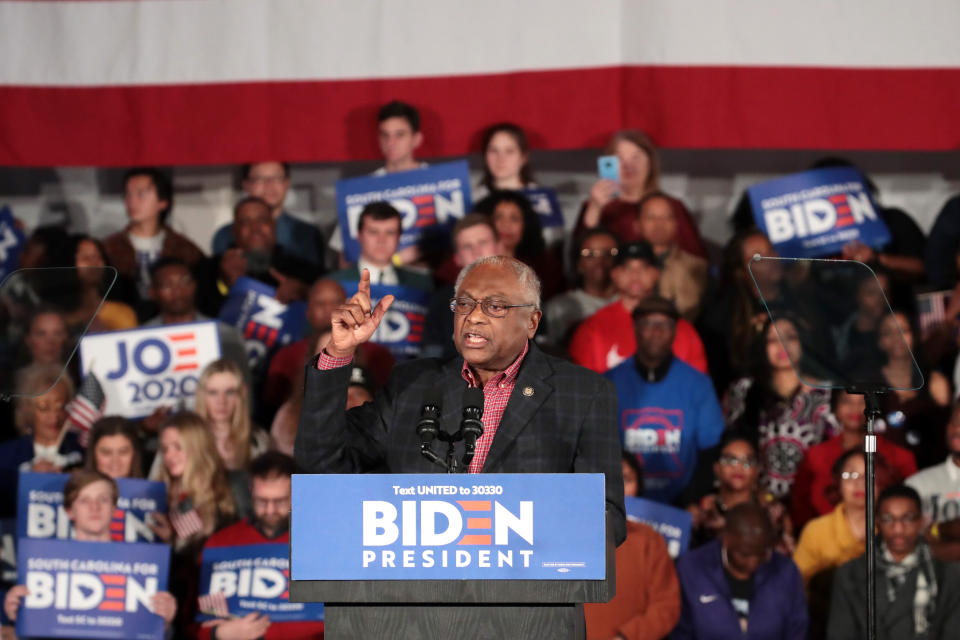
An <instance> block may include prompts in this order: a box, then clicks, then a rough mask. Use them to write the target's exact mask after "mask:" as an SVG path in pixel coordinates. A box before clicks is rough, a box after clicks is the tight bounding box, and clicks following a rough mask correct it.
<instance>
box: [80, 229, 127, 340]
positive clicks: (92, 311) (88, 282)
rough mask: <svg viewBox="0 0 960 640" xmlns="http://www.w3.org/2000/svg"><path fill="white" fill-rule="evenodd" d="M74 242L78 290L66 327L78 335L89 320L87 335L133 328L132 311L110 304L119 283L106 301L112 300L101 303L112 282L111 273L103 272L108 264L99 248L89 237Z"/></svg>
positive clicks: (122, 304)
mask: <svg viewBox="0 0 960 640" xmlns="http://www.w3.org/2000/svg"><path fill="white" fill-rule="evenodd" d="M74 242H75V247H74V249H73V258H74V266H76V267H77V280H78V281H79V285H80V286H79V292H78V293H79V297H78V300H77V306H76V307H75V308H73V309H72V310H71V311H70V313H69V314H67V324H68V325H69V326H71V327H75V328H77V329H79V330H81V331H82V330H83V329H84V328H86V326H87V323H88V322H89V321H90V320H91V318H93V323H92V324H91V325H90V329H89V330H90V331H117V330H120V329H133V328H135V327H136V326H137V314H136V312H135V311H134V310H133V307H131V306H130V305H128V304H124V303H123V302H116V301H115V300H114V299H115V298H117V296H118V293H117V292H118V291H119V288H120V287H121V286H122V284H121V282H120V281H119V280H118V281H117V282H115V283H114V284H113V287H112V288H111V289H110V297H111V298H114V299H111V300H104V299H103V298H104V296H105V295H106V294H107V291H106V289H107V287H108V286H109V284H110V282H111V281H113V280H114V276H113V272H112V271H111V270H108V269H106V268H105V267H107V266H108V263H107V254H106V252H105V251H104V249H103V245H102V244H101V243H100V241H99V240H97V239H95V238H91V237H90V236H79V237H77V238H76V239H75V241H74ZM101 301H103V304H101ZM94 316H96V317H94Z"/></svg>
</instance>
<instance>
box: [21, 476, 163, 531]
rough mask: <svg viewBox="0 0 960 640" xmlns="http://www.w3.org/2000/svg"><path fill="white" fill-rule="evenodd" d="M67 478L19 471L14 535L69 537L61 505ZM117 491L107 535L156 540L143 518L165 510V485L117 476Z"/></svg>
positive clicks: (145, 519) (68, 525) (68, 529)
mask: <svg viewBox="0 0 960 640" xmlns="http://www.w3.org/2000/svg"><path fill="white" fill-rule="evenodd" d="M69 477H70V476H69V475H68V474H65V473H28V472H22V473H20V480H19V483H18V486H17V536H18V537H20V538H59V539H61V540H64V539H67V538H69V537H70V519H69V518H67V513H66V511H65V510H64V508H63V487H64V485H66V484H67V478H69ZM117 490H118V497H117V508H116V509H115V510H114V512H113V518H111V520H110V537H111V538H112V539H113V540H114V541H116V542H156V534H154V532H153V530H152V529H151V528H150V527H149V525H148V524H147V518H148V515H149V514H150V513H152V512H154V511H159V512H161V513H166V512H167V488H166V485H164V484H163V483H162V482H153V481H151V480H142V479H140V478H118V479H117Z"/></svg>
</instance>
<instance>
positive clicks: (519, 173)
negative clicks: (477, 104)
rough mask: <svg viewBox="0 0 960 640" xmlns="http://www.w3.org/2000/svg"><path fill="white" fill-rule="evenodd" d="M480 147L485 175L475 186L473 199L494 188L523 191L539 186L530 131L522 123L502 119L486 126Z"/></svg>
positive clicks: (497, 189)
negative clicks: (533, 167)
mask: <svg viewBox="0 0 960 640" xmlns="http://www.w3.org/2000/svg"><path fill="white" fill-rule="evenodd" d="M481 148H482V149H483V178H482V179H481V180H480V184H479V185H477V187H476V188H475V189H474V192H473V199H474V200H482V199H483V198H485V197H487V195H489V194H490V193H492V192H494V191H500V190H512V191H521V190H523V189H526V188H528V187H535V186H536V183H534V181H533V172H532V171H531V170H530V163H529V159H530V145H529V144H528V142H527V134H526V133H524V131H523V129H521V128H520V127H519V126H517V125H515V124H513V123H512V122H500V123H497V124H494V125H491V126H489V127H487V128H486V129H485V130H484V132H483V139H482V140H481Z"/></svg>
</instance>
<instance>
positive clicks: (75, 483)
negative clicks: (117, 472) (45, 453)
mask: <svg viewBox="0 0 960 640" xmlns="http://www.w3.org/2000/svg"><path fill="white" fill-rule="evenodd" d="M101 480H102V481H103V482H106V483H107V484H109V485H110V492H111V494H112V496H113V504H114V506H116V504H117V496H118V494H119V491H118V490H117V483H116V482H115V481H114V480H113V478H111V477H110V476H108V475H107V474H105V473H100V472H99V471H97V470H96V469H76V470H75V471H72V472H71V473H70V477H69V478H67V484H65V485H64V486H63V508H64V509H69V508H70V507H72V506H73V502H74V501H75V500H76V499H77V496H78V495H80V492H81V491H83V489H84V488H85V487H87V486H89V485H91V484H93V483H94V482H100V481H101Z"/></svg>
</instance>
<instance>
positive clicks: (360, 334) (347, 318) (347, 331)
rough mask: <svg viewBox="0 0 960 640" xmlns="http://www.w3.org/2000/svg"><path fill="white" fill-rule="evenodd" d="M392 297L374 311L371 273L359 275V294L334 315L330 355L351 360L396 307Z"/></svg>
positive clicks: (329, 344)
mask: <svg viewBox="0 0 960 640" xmlns="http://www.w3.org/2000/svg"><path fill="white" fill-rule="evenodd" d="M393 299H394V298H393V296H392V295H387V296H384V297H383V299H381V300H380V302H379V303H378V304H377V306H376V308H375V309H374V308H373V304H372V302H371V301H370V272H369V271H367V270H366V269H364V270H363V273H362V274H360V284H359V285H358V287H357V293H356V294H354V296H353V297H352V298H350V299H349V300H348V301H347V304H345V305H343V306H340V307H337V309H336V311H334V312H333V318H332V325H333V326H332V333H331V335H330V342H329V343H328V344H327V347H326V348H327V353H329V354H330V355H331V356H334V357H338V358H347V357H352V356H353V353H354V351H356V349H357V347H358V346H360V345H361V344H362V343H364V342H366V341H367V340H369V339H370V336H372V335H373V332H374V331H376V330H377V327H378V326H380V321H381V320H383V316H384V314H385V313H386V312H387V309H389V308H390V305H391V304H393Z"/></svg>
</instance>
